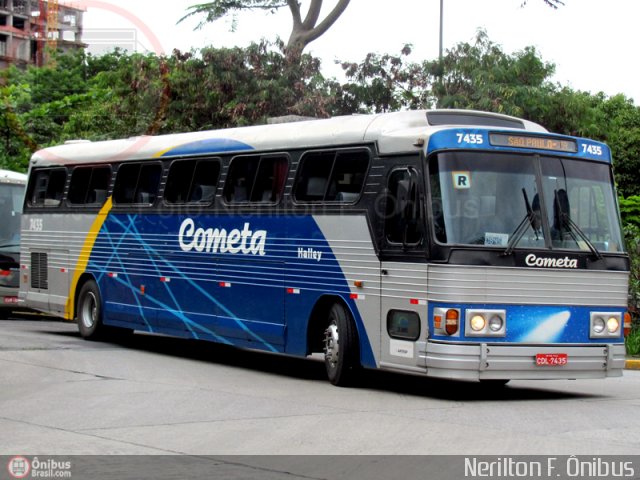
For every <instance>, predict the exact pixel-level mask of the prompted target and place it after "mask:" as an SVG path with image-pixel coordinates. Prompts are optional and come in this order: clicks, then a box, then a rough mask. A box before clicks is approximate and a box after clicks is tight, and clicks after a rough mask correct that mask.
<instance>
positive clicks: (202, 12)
mask: <svg viewBox="0 0 640 480" xmlns="http://www.w3.org/2000/svg"><path fill="white" fill-rule="evenodd" d="M286 6H288V4H287V1H286V0H215V1H213V2H206V3H199V4H197V5H191V6H190V7H189V8H188V13H187V14H186V15H185V16H184V17H182V18H181V19H180V20H178V23H180V22H182V21H183V20H186V19H187V18H190V17H193V16H200V17H204V18H202V19H201V20H200V22H199V23H198V25H197V26H196V28H197V29H200V28H202V27H204V26H205V25H206V24H207V23H211V22H215V21H216V20H218V19H220V18H222V17H224V16H226V15H229V14H234V13H238V12H241V11H243V10H266V11H269V12H271V13H273V12H275V11H276V10H278V9H280V8H283V7H286Z"/></svg>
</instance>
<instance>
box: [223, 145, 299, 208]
mask: <svg viewBox="0 0 640 480" xmlns="http://www.w3.org/2000/svg"><path fill="white" fill-rule="evenodd" d="M288 169H289V163H288V161H287V159H286V158H285V157H270V156H269V157H260V156H253V155H251V156H243V157H236V158H234V159H233V160H232V161H231V165H230V166H229V174H228V175H227V180H226V183H225V187H224V199H225V201H226V202H227V203H248V202H251V203H271V204H275V203H278V202H279V201H280V198H281V197H282V192H283V190H284V184H285V181H286V179H287V171H288Z"/></svg>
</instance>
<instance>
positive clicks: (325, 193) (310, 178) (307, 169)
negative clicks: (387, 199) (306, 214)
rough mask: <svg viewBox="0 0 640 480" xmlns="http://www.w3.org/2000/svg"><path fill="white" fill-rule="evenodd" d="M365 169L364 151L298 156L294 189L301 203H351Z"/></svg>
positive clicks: (358, 190)
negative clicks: (299, 158)
mask: <svg viewBox="0 0 640 480" xmlns="http://www.w3.org/2000/svg"><path fill="white" fill-rule="evenodd" d="M368 168H369V152H368V151H367V150H355V151H354V150H347V151H337V152H311V153H307V154H305V155H304V156H303V157H302V160H301V161H300V173H299V175H298V181H297V183H296V186H295V189H294V192H295V193H294V195H295V198H296V200H298V201H304V202H322V201H325V202H340V203H355V202H357V201H358V199H359V198H360V195H361V194H362V189H363V187H364V180H365V176H366V174H367V170H368Z"/></svg>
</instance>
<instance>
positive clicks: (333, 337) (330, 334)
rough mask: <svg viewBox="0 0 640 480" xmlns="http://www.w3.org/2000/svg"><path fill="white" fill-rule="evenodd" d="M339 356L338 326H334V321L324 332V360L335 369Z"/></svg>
mask: <svg viewBox="0 0 640 480" xmlns="http://www.w3.org/2000/svg"><path fill="white" fill-rule="evenodd" d="M339 356H340V342H339V335H338V326H337V325H336V324H335V321H332V322H331V324H329V326H328V327H327V329H326V330H325V331H324V359H325V362H326V363H327V364H328V365H329V366H330V367H331V368H335V366H336V365H337V363H338V357H339Z"/></svg>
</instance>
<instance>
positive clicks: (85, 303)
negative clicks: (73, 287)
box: [76, 280, 106, 340]
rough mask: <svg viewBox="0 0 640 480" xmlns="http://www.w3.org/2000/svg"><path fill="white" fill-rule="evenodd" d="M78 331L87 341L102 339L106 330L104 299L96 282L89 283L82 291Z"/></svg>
mask: <svg viewBox="0 0 640 480" xmlns="http://www.w3.org/2000/svg"><path fill="white" fill-rule="evenodd" d="M76 312H77V315H76V316H77V320H78V330H80V335H81V336H82V337H83V338H85V339H87V340H98V339H100V338H101V337H102V336H103V335H104V333H105V330H106V327H105V326H104V325H103V323H102V298H101V297H100V290H99V289H98V285H97V284H96V282H95V281H93V280H89V281H87V282H86V283H85V284H84V285H83V286H82V288H81V289H80V294H79V295H78V306H77V309H76Z"/></svg>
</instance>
